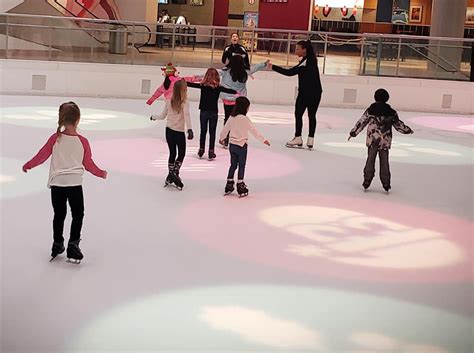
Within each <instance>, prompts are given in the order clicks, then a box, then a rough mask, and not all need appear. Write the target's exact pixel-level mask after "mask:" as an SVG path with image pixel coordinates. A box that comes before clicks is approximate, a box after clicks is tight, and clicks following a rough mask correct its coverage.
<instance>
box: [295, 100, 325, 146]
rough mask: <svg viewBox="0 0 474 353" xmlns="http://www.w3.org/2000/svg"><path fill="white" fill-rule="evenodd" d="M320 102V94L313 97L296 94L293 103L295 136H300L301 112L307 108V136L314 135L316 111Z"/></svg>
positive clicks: (301, 128)
mask: <svg viewBox="0 0 474 353" xmlns="http://www.w3.org/2000/svg"><path fill="white" fill-rule="evenodd" d="M320 102H321V94H319V95H316V96H313V97H304V96H302V95H298V97H297V98H296V103H295V137H298V136H301V134H302V132H303V114H304V112H305V111H306V109H308V117H309V133H308V136H309V137H314V133H315V132H316V112H317V111H318V107H319V103H320Z"/></svg>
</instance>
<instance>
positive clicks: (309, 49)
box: [296, 39, 317, 65]
mask: <svg viewBox="0 0 474 353" xmlns="http://www.w3.org/2000/svg"><path fill="white" fill-rule="evenodd" d="M296 44H297V45H299V46H300V47H302V48H304V49H306V59H307V60H308V61H309V62H311V63H314V64H315V65H317V59H316V54H315V52H314V49H313V44H312V43H311V40H310V39H308V40H300V41H299V42H298V43H296Z"/></svg>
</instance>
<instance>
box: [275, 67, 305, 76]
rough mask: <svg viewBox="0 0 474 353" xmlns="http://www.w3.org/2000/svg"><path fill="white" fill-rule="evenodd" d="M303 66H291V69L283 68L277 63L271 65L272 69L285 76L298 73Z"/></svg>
mask: <svg viewBox="0 0 474 353" xmlns="http://www.w3.org/2000/svg"><path fill="white" fill-rule="evenodd" d="M302 69H303V68H302V67H301V66H299V65H296V66H294V67H292V68H291V69H284V68H282V67H281V66H278V65H272V70H273V71H276V72H278V73H279V74H282V75H285V76H295V75H298V74H299V73H300V72H301V70H302Z"/></svg>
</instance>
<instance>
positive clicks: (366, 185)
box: [362, 180, 372, 191]
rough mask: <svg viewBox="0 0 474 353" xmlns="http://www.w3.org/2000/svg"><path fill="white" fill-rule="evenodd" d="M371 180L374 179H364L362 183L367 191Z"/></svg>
mask: <svg viewBox="0 0 474 353" xmlns="http://www.w3.org/2000/svg"><path fill="white" fill-rule="evenodd" d="M371 182H372V180H364V182H363V183H362V186H363V187H364V191H366V190H367V189H368V188H369V186H370V183H371Z"/></svg>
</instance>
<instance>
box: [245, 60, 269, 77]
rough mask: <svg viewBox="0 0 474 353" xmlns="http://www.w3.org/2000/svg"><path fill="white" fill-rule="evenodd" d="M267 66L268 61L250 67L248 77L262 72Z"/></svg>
mask: <svg viewBox="0 0 474 353" xmlns="http://www.w3.org/2000/svg"><path fill="white" fill-rule="evenodd" d="M267 64H268V60H267V61H265V62H263V63H259V64H255V65H252V66H251V67H250V70H249V75H252V74H254V73H255V72H257V71H260V70H263V69H264V68H266V67H267Z"/></svg>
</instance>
